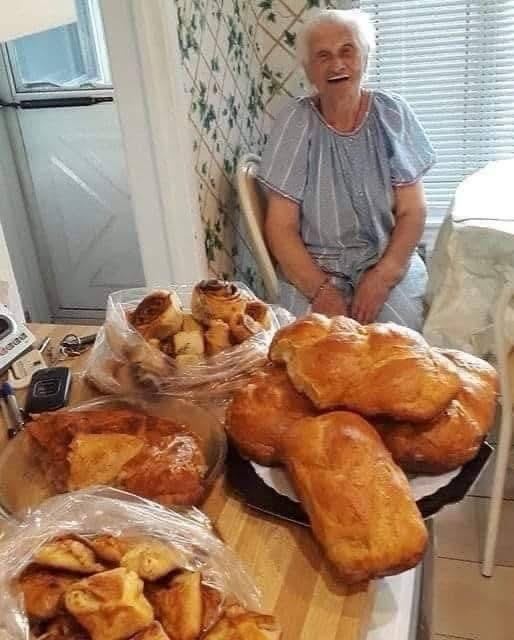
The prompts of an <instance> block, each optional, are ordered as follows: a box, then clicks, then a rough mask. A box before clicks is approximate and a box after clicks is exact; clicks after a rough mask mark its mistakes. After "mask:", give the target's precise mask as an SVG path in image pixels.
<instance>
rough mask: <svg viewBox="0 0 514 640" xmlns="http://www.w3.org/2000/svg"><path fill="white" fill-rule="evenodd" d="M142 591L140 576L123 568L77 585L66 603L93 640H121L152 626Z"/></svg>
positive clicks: (150, 615) (66, 597)
mask: <svg viewBox="0 0 514 640" xmlns="http://www.w3.org/2000/svg"><path fill="white" fill-rule="evenodd" d="M143 587H144V583H143V581H142V580H141V579H140V578H139V577H138V575H137V573H135V572H134V571H128V570H127V569H125V568H123V567H121V568H118V569H112V570H111V571H104V572H103V573H97V574H96V575H94V576H90V577H89V578H84V579H83V580H80V581H79V582H76V583H75V584H74V585H72V586H71V587H69V588H68V590H67V592H66V595H65V597H64V602H65V604H66V608H67V609H68V611H69V612H70V613H71V614H72V615H73V616H74V617H75V618H76V619H77V620H78V621H79V623H80V624H81V625H82V626H83V627H85V628H86V629H87V630H88V632H89V633H90V635H91V638H92V640H122V639H124V638H128V637H130V636H131V635H133V634H135V633H137V632H138V631H141V630H142V629H145V628H146V627H148V626H149V625H150V624H151V623H152V622H153V619H154V613H153V609H152V607H151V605H150V603H149V602H148V600H147V599H146V598H145V596H144V594H143Z"/></svg>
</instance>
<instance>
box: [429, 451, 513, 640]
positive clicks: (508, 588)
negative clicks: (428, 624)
mask: <svg viewBox="0 0 514 640" xmlns="http://www.w3.org/2000/svg"><path fill="white" fill-rule="evenodd" d="M493 468H494V462H493V461H492V460H491V462H490V463H489V465H488V468H487V469H486V470H485V471H484V474H483V476H482V478H480V480H479V481H478V483H477V484H476V485H475V486H474V487H473V489H472V490H471V492H470V495H469V496H468V497H467V498H466V499H465V500H464V501H463V502H461V503H460V504H458V505H455V506H452V507H447V508H446V509H445V510H444V511H443V512H442V513H440V514H438V515H437V516H436V518H435V552H436V560H435V568H434V600H435V602H434V621H433V627H434V632H435V634H436V635H435V636H434V640H443V639H444V640H513V638H514V452H513V454H512V455H511V463H510V468H509V475H508V479H507V485H506V491H505V499H504V502H503V510H502V522H501V526H500V535H499V540H498V547H497V555H496V562H497V565H496V569H495V571H494V575H493V577H492V578H484V577H482V575H481V573H480V560H481V558H482V550H483V544H484V536H485V530H486V522H487V511H488V507H489V496H490V486H491V478H492V471H493Z"/></svg>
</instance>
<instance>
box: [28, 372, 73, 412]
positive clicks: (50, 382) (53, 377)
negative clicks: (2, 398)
mask: <svg viewBox="0 0 514 640" xmlns="http://www.w3.org/2000/svg"><path fill="white" fill-rule="evenodd" d="M70 387H71V371H70V369H68V367H48V368H47V369H40V370H39V371H36V372H35V373H34V375H33V376H32V378H31V380H30V385H29V391H28V394H27V400H26V402H25V413H27V414H30V413H43V411H56V410H57V409H61V408H62V407H64V406H66V404H67V403H68V398H69V395H70Z"/></svg>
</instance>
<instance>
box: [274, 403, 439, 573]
mask: <svg viewBox="0 0 514 640" xmlns="http://www.w3.org/2000/svg"><path fill="white" fill-rule="evenodd" d="M283 446H284V458H285V462H286V466H287V469H288V471H289V474H290V476H291V479H292V481H293V484H294V486H295V488H296V491H297V493H298V496H299V498H300V500H301V502H302V505H303V507H304V509H305V510H306V512H307V514H308V515H309V518H310V521H311V526H312V530H313V533H314V535H315V537H316V538H317V540H318V541H319V543H320V544H321V547H322V548H323V550H324V552H325V554H326V556H327V558H328V559H329V560H330V562H331V563H332V564H333V565H334V567H335V568H336V570H337V571H338V573H339V574H340V576H341V577H342V579H343V581H344V582H346V583H348V584H351V583H356V582H361V581H364V580H371V579H372V578H378V577H381V576H387V575H393V574H395V573H400V572H401V571H405V570H406V569H410V568H411V567H414V566H415V565H416V564H417V563H418V562H419V561H420V560H421V558H422V556H423V553H424V551H425V547H426V543H427V531H426V529H425V525H424V524H423V520H422V518H421V515H420V513H419V511H418V508H417V506H416V504H415V502H414V500H413V498H412V496H411V492H410V487H409V484H408V482H407V479H406V477H405V475H404V473H403V471H402V470H401V469H400V468H399V467H397V466H396V464H395V463H394V462H393V459H392V457H391V454H390V453H389V451H387V449H386V448H385V446H384V444H383V442H382V440H381V439H380V437H379V435H378V433H377V432H376V431H375V429H373V427H372V426H371V425H370V424H369V423H368V422H366V420H364V419H363V418H361V417H360V416H358V415H356V414H353V413H349V412H346V411H334V412H332V413H326V414H323V415H320V416H317V417H314V418H304V419H303V420H300V421H299V422H297V423H296V424H295V425H294V426H293V427H292V428H291V429H290V431H289V432H288V434H287V435H286V436H285V437H284V443H283Z"/></svg>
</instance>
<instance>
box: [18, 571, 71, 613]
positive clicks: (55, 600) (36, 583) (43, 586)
mask: <svg viewBox="0 0 514 640" xmlns="http://www.w3.org/2000/svg"><path fill="white" fill-rule="evenodd" d="M76 581H77V576H73V575H70V574H65V573H57V572H52V571H50V570H48V569H43V568H41V567H38V566H31V567H28V569H26V570H25V571H24V573H23V574H22V575H21V576H20V578H19V579H18V588H19V589H20V591H21V592H22V594H23V601H24V605H25V611H26V613H27V615H28V616H29V617H31V618H35V619H36V620H50V619H51V618H54V617H55V616H57V615H58V614H59V613H60V612H61V611H64V600H63V596H64V592H65V591H66V589H67V588H68V587H69V586H70V585H72V584H73V583H74V582H76Z"/></svg>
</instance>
